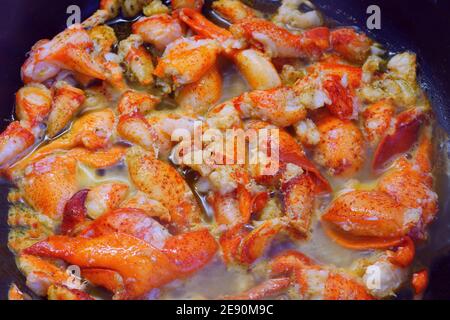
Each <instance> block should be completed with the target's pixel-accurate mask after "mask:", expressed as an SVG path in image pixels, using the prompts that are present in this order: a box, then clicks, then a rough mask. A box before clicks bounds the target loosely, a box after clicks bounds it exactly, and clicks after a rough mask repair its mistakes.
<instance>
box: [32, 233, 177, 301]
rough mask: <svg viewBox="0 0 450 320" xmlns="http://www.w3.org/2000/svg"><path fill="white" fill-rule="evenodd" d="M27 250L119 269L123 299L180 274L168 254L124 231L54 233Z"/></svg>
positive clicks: (82, 265)
mask: <svg viewBox="0 0 450 320" xmlns="http://www.w3.org/2000/svg"><path fill="white" fill-rule="evenodd" d="M25 253H26V254H31V255H37V256H43V257H49V258H59V259H63V260H65V261H67V262H69V263H71V264H75V265H78V266H80V267H81V268H83V269H84V268H95V269H107V270H113V271H116V272H117V273H118V274H120V276H121V277H122V279H123V281H124V286H125V292H124V293H123V295H121V297H120V298H122V299H133V298H139V297H141V296H142V295H144V294H146V293H147V292H149V291H150V290H152V289H154V288H159V287H161V286H163V285H165V284H167V283H168V282H170V281H172V280H174V279H176V278H177V277H178V276H179V273H178V272H177V269H176V266H175V265H174V264H173V263H172V262H171V261H170V260H169V258H168V257H167V255H165V254H164V253H162V252H161V251H159V250H157V249H156V248H154V247H153V246H151V245H150V244H148V243H146V242H145V241H142V240H140V239H138V238H135V237H132V236H129V235H127V234H122V233H120V234H119V233H109V234H105V235H102V236H99V237H96V238H84V237H76V238H70V237H67V236H53V237H50V238H48V239H47V240H45V241H42V242H39V243H37V244H35V245H33V246H31V247H30V248H28V249H26V250H25ZM102 279H104V276H102Z"/></svg>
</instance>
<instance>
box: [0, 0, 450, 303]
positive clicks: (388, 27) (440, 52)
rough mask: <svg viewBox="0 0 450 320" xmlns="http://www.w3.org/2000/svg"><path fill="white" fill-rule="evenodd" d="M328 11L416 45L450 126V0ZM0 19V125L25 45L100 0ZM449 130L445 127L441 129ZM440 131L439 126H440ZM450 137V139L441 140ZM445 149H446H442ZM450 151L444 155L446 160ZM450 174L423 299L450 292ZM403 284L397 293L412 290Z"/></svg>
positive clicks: (19, 8)
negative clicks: (374, 24)
mask: <svg viewBox="0 0 450 320" xmlns="http://www.w3.org/2000/svg"><path fill="white" fill-rule="evenodd" d="M251 2H253V4H254V5H255V6H256V7H258V6H259V7H264V8H266V9H273V8H276V6H277V4H278V2H277V1H274V0H253V1H251ZM313 2H314V3H315V4H316V5H317V6H318V7H319V8H320V9H321V10H322V12H324V13H325V14H326V15H327V16H329V17H331V18H332V19H334V20H336V21H337V23H338V24H342V25H355V26H358V27H359V28H361V30H363V31H365V32H368V33H369V34H370V36H371V37H373V38H375V39H376V40H377V41H379V42H380V43H382V44H384V45H386V47H387V48H388V49H389V50H390V51H393V52H396V51H403V50H412V51H414V52H416V53H418V57H419V64H420V79H421V81H422V83H423V85H424V87H425V88H426V90H427V93H428V95H429V97H430V99H431V101H432V104H433V108H434V111H435V114H436V118H437V120H438V122H439V124H440V126H441V128H443V129H445V131H447V132H450V107H449V106H448V101H450V1H447V0H417V1H411V0H396V1H392V0H384V1H376V0H370V1H366V0H340V1H335V0H315V1H314V0H313ZM2 4H3V6H2V8H3V10H4V13H3V17H2V19H1V20H0V70H1V73H0V106H1V107H0V119H2V121H1V122H0V130H3V129H4V128H5V127H6V125H7V123H8V122H9V121H10V119H11V111H12V109H13V106H14V93H15V92H16V91H17V89H19V88H20V86H21V81H20V74H19V70H20V66H21V65H22V63H23V61H24V59H25V53H26V52H27V51H28V50H30V48H31V46H32V45H33V44H34V43H35V42H36V41H37V40H39V39H43V38H48V37H52V36H53V35H55V34H56V33H58V32H59V31H61V30H62V29H64V28H65V23H66V20H67V17H68V14H66V9H67V7H68V6H69V5H72V4H78V5H79V6H80V7H81V9H82V15H83V17H87V16H89V15H90V14H91V13H92V12H94V11H95V9H96V8H97V6H98V1H96V0H58V1H54V0H3V1H2ZM372 4H376V5H378V6H379V7H380V8H381V16H382V28H381V30H374V31H370V30H367V29H366V20H367V17H368V15H367V14H366V9H367V7H368V6H369V5H372ZM440 133H441V134H442V135H443V130H442V129H441V132H440ZM438 134H439V130H438ZM439 142H440V143H441V142H442V143H447V144H448V142H447V141H439ZM442 152H443V151H442ZM448 156H449V155H448V154H444V155H441V160H442V159H444V161H445V160H447V157H448ZM449 186H450V182H449V179H448V176H447V175H446V174H443V173H441V174H439V176H438V177H437V188H438V193H439V195H440V199H441V201H440V202H441V203H440V213H439V217H438V219H437V220H436V222H435V223H434V224H433V226H432V230H431V237H430V239H429V241H428V242H427V244H425V245H423V246H422V247H421V248H419V250H418V251H419V252H418V256H419V260H420V263H421V264H423V265H424V266H427V267H429V268H430V273H431V276H430V286H429V288H428V290H427V292H426V293H425V299H450V208H449V206H450V204H449V201H448V195H449V189H450V188H449ZM7 192H8V184H7V183H6V182H5V181H1V182H0V208H1V216H0V299H6V298H7V289H8V287H9V285H10V284H11V283H12V282H15V283H17V284H18V285H19V286H20V287H21V288H25V285H24V280H23V277H22V276H21V275H20V273H19V272H18V271H17V269H16V266H15V264H14V259H13V256H12V255H11V254H10V252H9V250H8V248H7V247H6V243H7V235H8V226H7V224H6V220H7V211H8V203H7V201H6V195H7ZM411 297H412V294H411V292H410V290H408V289H405V290H403V291H402V292H401V293H400V294H399V297H398V298H399V299H408V298H411Z"/></svg>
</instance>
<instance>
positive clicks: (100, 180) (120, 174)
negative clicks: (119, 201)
mask: <svg viewBox="0 0 450 320" xmlns="http://www.w3.org/2000/svg"><path fill="white" fill-rule="evenodd" d="M77 181H78V183H79V185H80V187H81V188H82V189H84V188H90V187H93V186H97V185H100V184H104V183H111V182H122V183H125V184H127V185H128V186H129V187H130V191H134V190H135V189H136V188H135V187H134V185H133V184H132V183H131V182H130V178H129V175H128V170H127V168H126V167H125V166H124V165H118V166H114V167H111V168H107V169H101V170H98V169H93V168H90V167H88V166H86V165H84V164H82V163H78V167H77Z"/></svg>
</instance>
